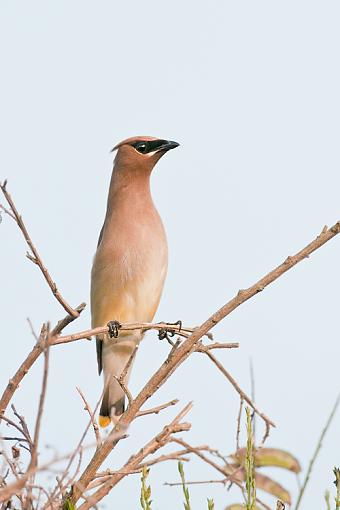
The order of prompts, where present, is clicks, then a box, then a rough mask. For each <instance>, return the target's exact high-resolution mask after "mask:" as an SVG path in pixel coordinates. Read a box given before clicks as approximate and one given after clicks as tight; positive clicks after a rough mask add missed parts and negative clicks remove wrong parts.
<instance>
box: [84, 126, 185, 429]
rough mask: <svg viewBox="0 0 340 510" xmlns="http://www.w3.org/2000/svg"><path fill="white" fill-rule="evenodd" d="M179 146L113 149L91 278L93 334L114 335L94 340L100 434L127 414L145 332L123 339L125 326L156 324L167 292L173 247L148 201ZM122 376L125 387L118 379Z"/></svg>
mask: <svg viewBox="0 0 340 510" xmlns="http://www.w3.org/2000/svg"><path fill="white" fill-rule="evenodd" d="M178 146H179V143H177V142H174V141H170V140H164V139H159V138H154V137H151V136H135V137H132V138H128V139H126V140H123V141H122V142H120V143H118V144H117V145H116V146H115V147H114V148H113V149H112V151H117V153H116V157H115V159H114V164H113V171H112V176H111V181H110V186H109V193H108V199H107V208H106V215H105V219H104V224H103V227H102V229H101V231H100V235H99V240H98V245H97V251H96V253H95V256H94V260H93V265H92V271H91V321H92V328H96V327H100V326H106V325H108V326H109V332H111V334H103V335H98V336H97V337H96V348H97V362H98V372H99V375H100V374H101V372H103V376H104V377H103V379H104V390H103V394H102V402H101V407H100V411H99V424H100V426H101V427H107V426H108V425H109V424H110V423H111V421H113V422H115V420H118V419H119V416H120V415H122V413H123V412H124V410H125V391H124V388H125V387H126V385H127V383H128V380H129V377H130V372H131V367H132V361H133V358H134V353H135V352H136V348H137V346H138V345H139V342H140V341H141V340H142V338H143V333H142V332H141V330H133V331H123V330H122V331H119V326H120V323H124V322H125V323H133V322H134V323H136V322H137V323H140V322H151V321H152V319H153V317H154V315H155V313H156V310H157V307H158V304H159V301H160V298H161V294H162V291H163V286H164V281H165V277H166V273H167V266H168V246H167V238H166V233H165V229H164V226H163V223H162V220H161V218H160V215H159V213H158V211H157V209H156V207H155V205H154V203H153V200H152V197H151V192H150V175H151V172H152V170H153V168H154V166H155V165H156V163H157V162H158V161H159V160H160V158H161V157H162V156H163V155H164V154H166V153H167V152H168V151H169V150H171V149H174V148H176V147H178ZM112 336H113V337H116V338H111V337H112ZM127 367H128V369H127ZM126 369H127V370H126ZM125 371H126V374H125V375H123V377H124V380H123V381H122V382H123V383H124V386H123V387H122V385H121V384H119V382H118V380H117V379H118V378H119V377H120V376H121V374H122V373H124V372H125Z"/></svg>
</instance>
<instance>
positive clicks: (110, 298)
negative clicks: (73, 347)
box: [91, 215, 168, 327]
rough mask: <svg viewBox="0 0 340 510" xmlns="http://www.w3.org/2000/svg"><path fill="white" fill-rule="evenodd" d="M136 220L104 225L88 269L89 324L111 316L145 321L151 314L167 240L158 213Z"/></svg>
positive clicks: (162, 272) (161, 277)
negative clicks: (89, 281) (90, 267)
mask: <svg viewBox="0 0 340 510" xmlns="http://www.w3.org/2000/svg"><path fill="white" fill-rule="evenodd" d="M140 220H141V219H138V218H130V221H129V222H128V225H126V224H125V226H124V225H121V224H120V225H117V224H116V225H109V226H107V225H106V226H104V232H103V238H102V242H101V243H100V245H99V247H98V250H97V253H96V256H95V260H94V264H93V269H92V279H91V280H92V281H91V309H92V324H93V327H97V326H100V325H105V324H106V323H107V322H108V321H109V320H113V319H115V320H118V321H120V322H148V321H151V320H152V318H153V316H154V314H155V311H156V309H157V306H158V303H159V300H160V297H161V293H162V289H163V285H164V280H165V276H166V272H167V258H168V257H167V242H166V237H165V233H164V229H163V225H162V223H161V220H160V219H159V217H158V215H157V216H156V217H155V218H152V221H150V219H149V221H146V220H145V218H144V221H140ZM124 227H125V228H124Z"/></svg>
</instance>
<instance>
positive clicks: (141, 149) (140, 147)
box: [136, 143, 147, 154]
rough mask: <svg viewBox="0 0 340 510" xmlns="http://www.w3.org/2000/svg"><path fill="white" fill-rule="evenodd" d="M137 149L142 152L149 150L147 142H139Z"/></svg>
mask: <svg viewBox="0 0 340 510" xmlns="http://www.w3.org/2000/svg"><path fill="white" fill-rule="evenodd" d="M136 150H137V151H138V152H140V153H141V154H145V153H146V150H147V145H146V143H139V144H138V145H136Z"/></svg>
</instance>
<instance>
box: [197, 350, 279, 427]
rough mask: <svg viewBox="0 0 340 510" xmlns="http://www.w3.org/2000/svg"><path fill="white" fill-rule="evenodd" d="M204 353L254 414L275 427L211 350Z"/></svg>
mask: <svg viewBox="0 0 340 510" xmlns="http://www.w3.org/2000/svg"><path fill="white" fill-rule="evenodd" d="M205 354H206V355H207V356H208V357H209V358H210V359H211V361H212V362H213V363H214V364H215V365H216V367H217V368H218V369H219V370H220V371H221V372H222V374H223V375H224V376H225V377H226V378H227V379H228V381H229V382H230V383H231V384H232V385H233V386H234V388H235V390H236V391H237V393H238V394H239V395H240V397H241V398H242V399H243V400H245V401H246V402H247V404H248V405H249V406H250V407H251V408H252V409H253V410H254V412H255V413H256V414H258V415H259V416H261V418H262V419H263V420H264V421H265V423H268V425H271V426H272V427H275V424H274V422H273V421H272V420H271V419H270V418H268V416H266V415H265V414H264V413H263V412H262V411H260V410H259V409H258V408H257V407H256V405H255V404H254V402H253V401H252V400H251V398H250V397H248V395H247V394H246V393H245V392H244V391H243V390H242V389H241V388H240V386H239V385H238V383H237V382H236V380H235V379H234V378H233V376H232V375H231V374H230V373H229V372H228V371H227V370H226V369H225V368H224V366H223V365H222V363H220V362H219V361H218V359H217V358H215V356H214V355H213V354H211V352H209V351H208V352H205Z"/></svg>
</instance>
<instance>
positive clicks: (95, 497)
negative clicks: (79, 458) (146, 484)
mask: <svg viewBox="0 0 340 510" xmlns="http://www.w3.org/2000/svg"><path fill="white" fill-rule="evenodd" d="M191 408H192V402H189V404H187V405H186V406H185V407H184V408H183V409H182V410H181V411H180V412H179V413H178V415H177V416H176V417H175V418H174V419H173V420H172V422H171V423H170V424H169V425H167V426H165V427H164V428H163V430H162V432H160V433H159V434H157V436H155V437H154V438H153V439H151V441H149V442H148V443H147V444H146V445H145V446H144V447H143V448H141V449H140V450H139V452H138V453H136V454H135V455H132V457H130V459H129V460H128V461H127V462H126V464H125V465H124V466H123V468H122V470H120V471H121V473H120V474H118V473H115V474H114V475H112V476H111V477H110V479H109V480H107V481H106V482H105V483H104V484H103V485H102V486H101V487H100V488H99V489H98V490H97V491H96V492H95V493H94V494H92V495H91V496H89V497H87V500H86V501H85V503H83V504H82V505H81V506H80V507H79V508H78V510H89V509H90V508H92V506H93V505H94V504H96V503H97V502H98V501H101V500H102V499H103V497H104V496H106V495H107V494H108V493H109V492H110V490H111V489H112V488H113V487H114V486H115V485H116V484H117V483H118V482H119V481H120V480H121V479H122V478H124V476H126V474H124V471H129V470H131V469H132V470H134V469H136V468H137V467H138V466H139V465H140V464H141V462H142V461H143V460H144V459H145V458H146V457H147V456H149V455H151V454H153V453H155V452H156V451H157V450H159V448H161V447H163V446H164V445H166V444H167V443H168V442H169V441H170V440H171V438H172V436H173V434H175V433H177V432H181V431H187V430H190V427H191V425H190V423H181V422H180V420H182V418H183V417H184V416H185V415H186V414H187V413H188V412H189V411H190V410H191ZM75 488H76V485H74V487H73V490H74V489H75ZM83 491H84V489H83V490H82V492H83Z"/></svg>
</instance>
